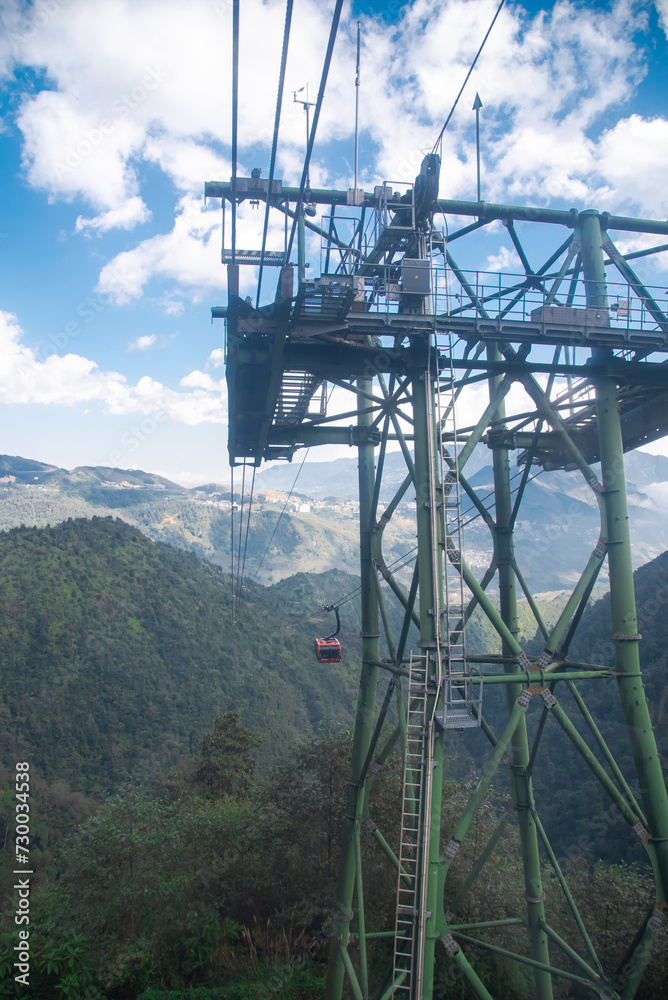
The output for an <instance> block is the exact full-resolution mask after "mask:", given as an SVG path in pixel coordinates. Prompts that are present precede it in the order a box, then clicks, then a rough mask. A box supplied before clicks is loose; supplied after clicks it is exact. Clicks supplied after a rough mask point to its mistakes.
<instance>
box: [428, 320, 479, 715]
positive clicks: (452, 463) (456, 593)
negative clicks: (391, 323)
mask: <svg viewBox="0 0 668 1000" xmlns="http://www.w3.org/2000/svg"><path fill="white" fill-rule="evenodd" d="M447 339H448V343H447V348H446V350H445V351H443V354H444V357H445V358H446V359H447V360H448V366H447V367H446V369H445V370H444V371H442V372H441V373H440V376H439V381H438V390H437V395H436V412H437V417H438V428H439V438H440V440H439V449H438V450H439V454H440V455H441V457H442V459H443V463H444V466H445V468H444V469H443V472H444V473H445V474H444V475H442V482H443V519H444V522H445V524H444V527H445V538H446V558H445V565H444V571H443V580H444V590H445V607H444V608H443V637H444V641H443V643H442V647H441V648H442V670H443V684H444V687H445V699H444V704H443V710H442V712H439V714H438V721H439V722H440V723H441V725H442V726H443V728H444V729H469V728H472V727H475V726H479V725H480V716H481V711H482V677H481V675H480V674H479V673H478V671H476V670H474V669H472V668H471V666H470V664H469V663H468V661H467V658H466V630H465V628H464V625H465V618H464V615H465V612H466V605H467V600H466V597H465V585H464V580H463V578H462V575H461V571H460V567H461V560H462V508H461V490H460V484H459V452H460V451H461V444H460V441H459V438H458V435H457V421H456V416H455V396H456V391H455V372H454V368H453V366H452V337H448V338H447ZM439 346H440V345H439ZM441 349H442V348H441ZM445 469H447V471H445ZM474 708H475V709H477V711H476V712H474V711H473V709H474Z"/></svg>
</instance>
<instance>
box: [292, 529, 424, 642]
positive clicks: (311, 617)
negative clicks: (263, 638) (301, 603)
mask: <svg viewBox="0 0 668 1000" xmlns="http://www.w3.org/2000/svg"><path fill="white" fill-rule="evenodd" d="M416 549H417V545H414V546H413V548H412V549H409V550H408V552H404V553H403V554H402V555H400V556H397V558H396V559H395V560H394V562H392V563H390V565H389V566H388V567H387V568H388V569H403V567H404V566H407V565H408V563H409V561H410V556H411V555H412V554H413V552H415V550H416ZM402 559H403V560H406V561H405V562H402ZM398 563H401V565H397V564H398ZM361 590H362V587H361V585H360V586H359V587H356V588H355V589H354V590H350V591H348V593H347V594H344V595H343V597H340V598H339V599H338V600H337V601H335V602H334V604H332V605H331V607H332V609H333V608H341V607H343V605H344V604H347V603H348V602H349V601H352V600H353V599H354V598H355V597H357V595H358V594H359V593H360V592H361ZM310 621H324V619H323V618H322V617H320V616H316V613H315V612H314V614H312V615H309V616H308V617H307V618H298V619H297V621H294V622H290V625H299V624H300V623H301V622H310Z"/></svg>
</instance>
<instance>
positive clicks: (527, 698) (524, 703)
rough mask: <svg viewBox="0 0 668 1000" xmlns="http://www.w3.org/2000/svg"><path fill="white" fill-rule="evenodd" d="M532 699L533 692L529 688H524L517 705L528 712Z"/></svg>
mask: <svg viewBox="0 0 668 1000" xmlns="http://www.w3.org/2000/svg"><path fill="white" fill-rule="evenodd" d="M532 698H533V695H532V693H531V691H529V689H528V688H524V690H523V691H522V694H521V695H520V696H519V698H518V699H517V702H516V704H517V705H519V706H520V708H523V709H525V710H526V709H527V708H528V707H529V705H530V704H531V699H532Z"/></svg>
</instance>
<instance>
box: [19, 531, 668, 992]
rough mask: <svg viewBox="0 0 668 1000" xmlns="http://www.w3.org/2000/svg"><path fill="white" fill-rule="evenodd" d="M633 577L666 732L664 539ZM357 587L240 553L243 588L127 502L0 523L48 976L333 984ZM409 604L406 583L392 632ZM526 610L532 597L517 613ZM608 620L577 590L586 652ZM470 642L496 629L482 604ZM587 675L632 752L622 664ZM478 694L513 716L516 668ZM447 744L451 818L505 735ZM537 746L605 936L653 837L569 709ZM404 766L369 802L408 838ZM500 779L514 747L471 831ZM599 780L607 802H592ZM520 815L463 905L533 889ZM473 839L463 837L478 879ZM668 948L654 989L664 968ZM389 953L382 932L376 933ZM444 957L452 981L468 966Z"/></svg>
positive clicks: (85, 987) (497, 798) (635, 897)
mask: <svg viewBox="0 0 668 1000" xmlns="http://www.w3.org/2000/svg"><path fill="white" fill-rule="evenodd" d="M636 578H637V591H638V601H639V608H640V614H639V617H640V622H641V624H640V628H641V630H642V631H643V632H644V633H645V639H644V643H643V647H644V648H643V657H644V663H645V667H646V670H645V684H646V689H647V691H648V695H649V698H650V703H651V706H652V712H653V715H654V718H655V722H656V724H657V733H658V736H659V740H660V743H661V744H662V746H663V747H664V749H665V748H666V719H665V710H664V709H665V702H666V693H665V692H666V686H665V683H664V673H665V653H664V652H663V651H664V649H665V646H666V631H667V630H668V624H667V623H666V616H665V614H664V607H665V604H666V602H667V601H668V555H666V556H662V557H661V558H660V559H658V560H655V562H654V563H653V564H650V565H649V566H647V567H644V568H643V569H642V570H640V571H639V572H638V573H637V575H636ZM356 591H357V579H356V578H355V577H353V576H350V575H348V574H346V573H343V572H341V571H339V570H332V571H330V572H328V573H324V574H319V575H313V574H307V573H297V574H295V575H294V576H292V577H290V578H287V579H284V580H282V581H281V582H280V583H278V584H275V585H274V586H272V587H269V588H265V587H262V586H259V585H257V584H255V583H253V582H252V580H249V579H248V578H247V579H246V582H245V585H244V590H243V591H242V593H241V600H240V603H239V604H238V605H236V606H235V604H234V602H233V594H232V587H231V582H230V578H229V577H228V576H227V574H225V573H223V572H222V571H221V570H220V568H218V567H216V566H213V565H211V564H209V563H207V562H206V561H204V560H202V559H200V558H198V557H196V556H195V555H193V554H192V553H190V554H189V553H186V552H183V551H179V550H176V549H172V548H170V547H168V546H165V545H161V544H155V543H153V542H151V541H149V540H148V539H147V538H146V537H144V535H142V534H141V533H140V532H139V531H138V530H137V529H136V528H134V527H132V526H130V525H128V524H126V523H124V522H123V521H120V520H116V519H112V518H94V519H92V520H86V519H80V520H75V521H72V520H70V521H66V522H64V523H61V524H58V525H56V526H54V527H47V528H42V529H36V528H18V529H13V530H11V531H9V532H6V533H3V534H0V609H1V610H2V627H1V628H0V682H1V683H2V688H3V699H2V705H1V708H0V711H1V712H2V716H1V726H0V753H1V755H2V765H3V771H2V774H0V778H1V779H2V787H1V788H0V843H3V844H4V848H5V849H0V857H1V859H2V860H1V868H2V873H3V875H2V885H0V893H1V892H3V890H4V892H5V893H6V892H7V891H8V890H9V887H10V886H11V885H12V881H13V879H12V876H11V868H12V865H11V859H12V855H11V848H12V839H11V835H12V827H11V819H12V816H13V813H12V809H13V798H12V795H13V792H12V791H11V789H10V786H9V783H8V782H9V778H10V770H9V769H10V768H11V767H13V764H14V762H15V761H16V760H17V759H22V760H30V762H31V768H32V771H31V783H32V784H31V792H32V797H31V837H32V841H31V850H32V851H33V853H32V855H31V863H32V864H33V865H34V870H35V875H34V878H33V895H34V905H35V913H36V918H37V920H38V923H39V928H40V929H39V931H38V932H37V934H36V935H35V937H34V939H33V943H34V947H35V951H34V964H33V967H34V969H35V980H34V982H35V984H36V985H35V990H34V995H35V996H36V997H37V998H38V1000H52V997H53V996H56V995H61V994H62V995H63V996H65V997H68V998H71V1000H103V998H104V1000H138V998H139V997H141V998H142V1000H163V998H167V997H168V996H169V992H168V987H170V986H174V987H179V990H180V991H177V992H176V993H174V994H172V997H170V1000H181V998H182V997H183V996H185V994H184V993H183V990H184V989H185V987H187V986H199V985H200V984H201V985H202V991H200V992H199V993H197V992H196V993H194V994H193V998H195V997H196V998H197V1000H212V998H215V1000H246V998H247V997H253V998H258V1000H259V998H262V1000H273V998H274V997H283V996H285V997H286V998H287V997H294V998H295V1000H315V998H316V997H321V996H322V991H323V980H322V974H323V964H322V963H323V958H324V942H325V940H326V935H327V928H328V919H329V918H328V911H329V906H330V905H331V900H332V899H333V895H334V883H335V879H336V871H337V865H338V856H339V854H338V852H339V841H340V824H341V817H342V812H343V809H344V803H345V795H346V783H347V758H348V754H349V752H350V736H349V733H348V732H347V728H346V727H347V726H349V725H350V723H351V720H352V714H353V710H354V699H355V696H356V688H357V680H358V668H357V663H358V654H359V635H358V633H359V628H360V622H359V610H358V605H357V594H356ZM334 601H336V602H337V603H339V602H341V601H345V603H343V604H342V606H341V615H342V631H341V638H342V642H343V648H344V660H343V662H342V663H341V664H337V665H335V666H329V667H324V666H320V665H318V664H317V663H316V662H315V658H314V656H313V651H312V640H313V636H314V635H316V634H327V632H328V631H330V630H331V629H332V628H333V626H334V622H333V616H332V615H327V614H325V613H324V612H323V611H322V605H323V604H325V603H327V604H329V603H332V602H334ZM560 606H561V598H560V597H555V598H546V599H544V600H543V601H541V610H542V612H543V615H544V618H545V620H546V621H547V622H548V623H550V622H552V621H554V619H555V616H556V615H557V614H558V611H559V607H560ZM400 618H401V616H400V613H399V610H398V609H397V608H396V607H393V606H392V605H390V620H391V624H392V627H393V629H394V630H395V632H396V633H398V631H399V628H400ZM531 622H532V619H531V615H530V614H529V613H528V608H527V606H526V605H522V606H521V626H522V628H521V632H522V636H523V637H524V638H528V637H529V636H530V635H531V632H532V623H531ZM608 632H609V609H608V607H607V605H606V602H605V601H600V602H598V603H597V604H596V605H595V606H594V607H593V608H592V609H591V610H590V611H589V612H588V613H587V614H586V615H585V617H584V619H583V622H582V626H581V629H580V633H579V640H578V645H577V646H574V649H573V655H577V656H578V657H581V658H583V659H592V660H594V661H595V662H605V661H606V657H607V656H608V655H609V653H610V650H609V649H608V646H607V645H606V644H605V643H601V641H600V639H599V637H600V636H601V635H606V634H608ZM469 648H470V651H471V652H482V651H483V650H488V651H489V650H490V649H492V650H497V649H498V642H497V640H496V638H495V637H494V635H493V634H492V632H491V630H490V628H489V626H487V625H486V624H485V622H484V620H483V619H482V618H481V617H480V616H476V617H475V619H474V620H473V621H472V623H471V627H470V629H469ZM583 692H584V693H586V696H587V699H588V704H589V705H590V708H591V709H592V711H593V713H594V715H595V717H596V719H597V721H598V722H599V723H600V724H601V727H602V728H603V729H604V731H605V733H606V736H607V737H608V739H609V743H610V746H611V749H612V750H613V752H614V753H615V754H616V756H617V757H618V759H620V760H621V762H622V765H623V766H624V767H628V765H629V763H630V762H629V759H628V751H627V746H628V740H627V736H626V731H625V726H624V723H623V720H622V718H621V713H620V711H619V706H618V700H617V696H616V687H615V682H614V680H611V679H609V680H605V681H601V682H596V683H595V684H594V683H592V684H590V685H589V690H586V689H583ZM556 693H557V695H558V696H559V697H560V699H563V702H564V704H567V702H568V696H567V695H566V694H565V692H564V691H562V690H560V688H557V691H556ZM485 699H486V701H485V712H486V714H487V716H488V718H489V720H490V721H491V723H492V724H493V726H496V725H497V722H499V723H500V720H501V718H502V714H503V713H502V710H501V704H500V703H501V701H502V700H503V691H502V690H501V687H500V686H497V688H496V690H494V689H493V688H490V690H489V691H488V692H486V695H485ZM537 701H538V700H537V699H535V700H534V704H533V705H532V707H531V710H530V713H529V727H530V730H531V731H535V727H536V724H537V722H538V718H539V715H540V711H539V706H538V705H537ZM568 709H569V713H570V714H571V715H572V716H575V715H576V714H577V710H576V708H575V707H574V706H573V705H570V704H568ZM497 716H498V719H497ZM447 753H448V762H447V774H446V786H447V787H446V794H445V797H444V811H445V814H446V819H445V821H444V825H443V830H444V836H447V835H448V830H449V822H450V821H449V820H448V819H447V816H449V815H450V814H451V813H452V814H453V815H454V813H455V811H456V810H457V809H458V808H459V803H460V802H461V798H462V796H464V795H466V794H468V793H467V791H466V785H467V783H469V782H470V781H471V780H473V779H475V776H476V772H477V769H478V768H479V767H480V766H481V765H482V763H483V761H484V760H485V759H486V757H487V755H488V753H489V745H488V743H487V741H486V740H485V738H484V736H483V734H482V733H481V731H480V730H471V731H468V732H465V733H463V734H459V733H453V734H449V735H448V740H447ZM537 761H538V763H537V767H536V770H535V773H534V778H535V789H536V799H537V803H538V806H539V809H540V812H541V815H542V817H543V819H544V821H545V824H546V827H547V828H548V832H549V833H550V835H551V837H552V839H553V843H554V846H555V848H556V849H557V851H558V853H559V856H560V858H561V860H562V863H563V864H564V865H565V866H566V867H568V868H569V870H570V871H571V876H572V880H573V891H574V893H575V894H576V895H577V897H578V899H579V900H580V904H581V906H583V907H584V908H586V909H587V912H588V919H589V921H590V926H591V927H592V928H593V932H592V933H593V934H594V937H595V938H596V939H597V941H598V943H599V946H600V947H601V948H603V949H604V951H605V953H606V955H607V956H608V959H609V960H610V961H612V960H613V959H614V956H615V955H616V954H617V949H618V948H619V947H621V941H622V940H623V937H624V933H625V931H626V918H627V917H628V916H629V914H631V913H633V914H634V919H636V918H637V920H639V919H640V917H641V915H642V912H643V907H644V906H645V902H646V899H647V893H648V891H649V889H648V887H649V881H648V879H649V876H648V875H647V874H646V873H644V872H643V871H641V870H639V869H636V868H629V867H625V866H622V867H619V866H618V864H617V863H618V862H619V861H620V859H624V860H625V861H627V862H631V863H633V862H636V861H640V860H641V856H642V852H641V850H640V847H639V845H638V843H637V842H636V840H635V839H634V838H632V837H631V836H630V834H629V832H628V829H627V828H626V827H625V826H624V825H623V824H621V823H617V821H616V819H615V816H614V814H613V811H611V810H610V809H607V808H606V803H605V802H604V800H603V795H602V793H601V792H600V790H599V788H598V786H597V785H595V783H594V782H593V781H590V780H589V774H588V772H587V770H586V769H585V767H584V766H583V763H582V760H581V758H579V757H577V755H575V754H574V753H573V752H572V751H571V749H570V746H569V745H568V744H567V743H566V741H565V740H564V739H563V738H562V736H561V734H560V731H558V730H557V729H556V727H551V726H550V725H548V727H547V729H546V732H545V735H544V737H543V741H542V744H541V749H540V751H539V755H538V758H537ZM256 765H257V767H256ZM400 773H401V761H400V757H399V755H398V754H394V755H393V756H392V757H391V759H390V760H389V761H388V765H387V767H386V768H384V769H383V772H382V775H381V777H380V778H379V779H378V784H377V788H376V797H375V805H374V817H375V820H376V822H379V823H382V828H383V830H384V831H385V833H386V835H387V837H388V839H389V841H390V843H394V844H395V847H396V837H397V823H398V812H397V802H398V799H399V781H400ZM629 773H630V771H629ZM507 796H508V788H507V776H506V774H505V771H504V769H501V771H500V772H499V774H498V777H497V780H496V781H495V785H494V787H493V789H492V790H491V792H490V794H489V795H488V797H487V799H486V801H485V803H484V805H483V809H482V811H481V813H480V816H479V819H478V821H477V824H478V825H477V826H476V829H477V830H478V829H479V837H480V843H482V842H484V839H485V837H486V836H487V835H488V834H489V833H490V832H491V829H492V828H493V826H494V824H495V823H496V821H497V819H498V816H499V814H500V811H502V810H503V809H504V808H505V805H506V803H507ZM599 805H600V806H601V815H602V822H601V823H599V824H598V825H597V826H594V827H592V826H591V823H590V819H591V814H592V813H593V812H594V811H595V810H596V809H597V808H598V806H599ZM87 817H88V818H87ZM77 824H79V826H78V828H77ZM516 838H517V832H516V830H512V831H509V832H508V834H507V835H505V836H504V838H503V840H502V842H501V844H500V846H499V848H498V849H497V854H495V863H494V866H492V867H490V869H489V877H488V878H487V880H483V882H482V884H481V888H482V890H483V896H482V897H481V898H480V899H479V900H478V899H472V900H471V903H470V905H469V909H468V910H467V913H466V914H465V915H464V914H463V915H464V916H465V917H466V918H467V919H468V918H470V919H475V918H476V917H479V916H480V914H481V913H483V912H484V914H485V918H486V919H493V918H501V917H503V916H504V914H505V907H506V906H507V901H508V899H511V898H514V896H513V893H515V894H517V893H518V892H520V891H521V890H520V888H519V886H520V885H521V861H520V859H519V855H518V853H517V840H516ZM477 842H478V840H477V838H476V840H475V841H474V842H472V844H469V845H467V847H466V849H464V850H462V852H461V857H460V859H459V862H458V864H459V866H460V868H459V869H458V870H459V871H460V873H461V877H462V878H463V877H464V876H465V874H466V872H467V871H468V870H469V869H470V865H471V864H472V857H473V856H472V855H471V853H470V852H471V850H472V851H473V854H475V851H476V843H477ZM601 858H603V859H605V860H604V861H601V860H600V859H601ZM390 869H391V866H390ZM458 877H459V876H458ZM394 891H395V890H394V873H393V870H389V871H388V870H387V869H386V868H385V867H384V864H381V863H380V862H379V865H378V867H377V868H376V867H373V865H372V867H371V869H370V872H369V875H368V880H367V882H366V888H365V893H367V892H368V900H369V906H368V913H369V914H371V915H374V919H377V920H378V921H379V923H380V924H381V925H382V924H383V923H387V922H388V921H390V922H391V919H392V917H391V914H392V906H393V899H394ZM546 891H547V894H548V902H549V903H550V906H551V907H552V911H551V912H553V913H554V917H553V919H554V921H555V926H557V927H558V928H559V929H560V932H561V933H562V934H563V935H565V936H566V937H569V938H570V935H571V933H572V928H569V925H568V921H567V920H566V919H565V918H564V917H563V915H560V910H559V907H560V903H559V900H558V892H557V891H556V887H555V886H554V885H553V884H552V882H551V881H550V878H549V877H548V876H547V875H546ZM602 900H606V901H607V902H606V904H605V905H604V904H603V903H602V902H601V903H600V905H599V902H597V901H602ZM610 900H612V906H613V909H612V911H611V910H610V903H609V901H610ZM517 903H518V905H519V903H520V900H519V897H518V899H517ZM481 907H482V909H481ZM2 933H3V927H2V926H0V980H1V979H2V976H3V975H4V976H5V977H7V976H8V973H9V970H10V966H9V965H7V964H6V962H5V964H4V965H3V957H2V956H3V948H4V949H5V951H4V954H5V956H7V954H8V953H9V951H10V950H11V946H12V940H13V938H12V933H13V930H12V926H11V922H9V923H5V925H4V934H5V937H4V939H3V937H2ZM3 940H4V945H3ZM508 944H512V940H511V939H510V938H509V940H508ZM662 954H663V952H661V951H660V952H659V953H658V955H657V960H656V961H655V963H654V965H653V968H652V971H651V973H650V977H649V980H648V983H647V987H646V992H645V993H644V994H642V995H643V996H645V997H650V996H657V995H661V990H662V989H663V988H664V985H665V983H664V980H663V979H662V978H661V977H662V975H663V973H662V971H661V970H662V961H663V960H662V958H661V955H662ZM383 955H384V952H383V948H382V947H381V946H380V945H379V946H378V950H377V953H376V954H375V956H372V958H373V960H374V961H376V960H378V961H381V960H382V959H383ZM442 975H443V977H444V978H443V979H442V981H441V987H440V992H439V996H442V997H444V998H445V997H449V996H450V995H451V990H452V989H457V988H458V986H457V984H456V983H455V982H454V981H452V982H451V981H450V980H449V979H448V978H447V976H446V974H445V971H443V973H442ZM497 975H498V977H499V979H498V981H499V982H500V983H503V984H504V985H503V990H502V991H501V992H500V993H499V996H502V997H503V998H504V1000H506V998H507V1000H520V998H522V1000H524V998H527V1000H528V996H529V994H528V993H527V987H526V984H524V983H523V982H522V981H519V980H518V981H512V982H511V981H509V980H508V981H506V980H505V979H504V973H503V969H502V967H501V965H499V968H498V972H497ZM221 983H224V984H225V986H224V988H222V987H220V984H221ZM6 986H7V989H10V987H9V984H8V983H7V984H6ZM209 986H210V987H211V991H210V992H208V993H207V991H206V989H204V987H206V988H207V989H208V987H209ZM214 987H215V989H214ZM657 990H658V991H659V992H657ZM56 991H57V992H56ZM647 991H649V992H647ZM0 995H2V983H1V982H0ZM7 995H8V996H13V995H14V993H12V992H8V993H7ZM639 996H640V994H639Z"/></svg>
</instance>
